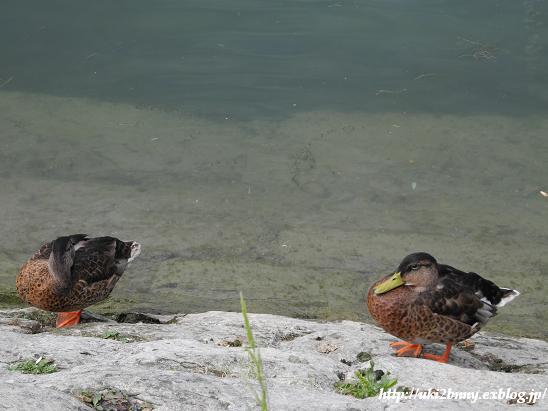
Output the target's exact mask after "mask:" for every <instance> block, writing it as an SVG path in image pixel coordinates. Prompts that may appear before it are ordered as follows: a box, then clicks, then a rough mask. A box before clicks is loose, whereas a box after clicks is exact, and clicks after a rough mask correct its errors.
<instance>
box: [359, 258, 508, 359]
mask: <svg viewBox="0 0 548 411" xmlns="http://www.w3.org/2000/svg"><path fill="white" fill-rule="evenodd" d="M518 295H519V292H518V291H516V290H512V289H509V288H501V287H498V286H497V285H496V284H494V283H493V282H491V281H489V280H486V279H485V278H482V277H480V276H479V275H478V274H476V273H472V272H470V273H466V272H464V271H460V270H457V269H456V268H453V267H451V266H448V265H444V264H438V262H437V261H436V259H435V258H434V257H432V256H431V255H430V254H427V253H414V254H410V255H408V256H407V257H405V258H404V259H403V261H402V262H401V263H400V265H399V267H398V269H397V270H396V272H395V273H393V274H390V275H388V276H386V277H384V278H381V279H380V280H379V281H377V282H376V283H375V284H373V286H372V287H371V288H370V289H369V292H368V294H367V306H368V308H369V312H370V313H371V316H372V317H373V318H374V319H375V321H376V322H377V323H378V324H379V325H380V326H381V327H382V328H383V329H384V330H385V331H387V332H388V333H390V334H392V335H394V336H396V337H398V338H400V339H402V340H404V341H399V342H394V343H392V344H390V346H391V347H393V348H397V351H396V355H397V356H413V357H419V356H421V353H422V345H423V344H425V343H442V344H446V348H445V352H444V353H443V354H442V355H433V354H428V353H424V354H422V358H428V359H431V360H435V361H439V362H447V360H448V359H449V353H450V352H451V347H452V345H453V344H454V343H456V342H459V341H463V340H465V339H467V338H469V337H471V336H472V335H474V334H475V333H476V332H478V330H479V329H480V328H481V327H482V326H483V325H484V324H486V323H487V321H489V319H490V318H491V317H493V316H494V315H496V313H497V308H499V307H502V306H503V305H505V304H507V303H508V302H510V301H512V300H513V299H514V298H516V297H517V296H518Z"/></svg>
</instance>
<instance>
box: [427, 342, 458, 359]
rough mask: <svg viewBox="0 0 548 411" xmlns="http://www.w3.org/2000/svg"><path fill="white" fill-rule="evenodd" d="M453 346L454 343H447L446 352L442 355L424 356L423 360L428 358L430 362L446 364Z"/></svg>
mask: <svg viewBox="0 0 548 411" xmlns="http://www.w3.org/2000/svg"><path fill="white" fill-rule="evenodd" d="M452 346H453V343H450V342H449V343H447V345H446V347H445V352H444V353H443V354H442V355H435V354H423V355H422V358H427V359H429V360H434V361H438V362H443V363H446V362H447V361H448V360H449V353H450V352H451V347H452Z"/></svg>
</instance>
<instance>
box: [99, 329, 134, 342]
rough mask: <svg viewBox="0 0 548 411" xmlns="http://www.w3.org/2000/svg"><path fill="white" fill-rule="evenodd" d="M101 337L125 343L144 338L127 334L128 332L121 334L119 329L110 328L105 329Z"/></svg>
mask: <svg viewBox="0 0 548 411" xmlns="http://www.w3.org/2000/svg"><path fill="white" fill-rule="evenodd" d="M101 338H104V339H105V340H114V341H120V342H124V343H130V342H135V341H141V340H143V338H141V337H139V336H136V335H126V334H120V333H119V332H118V331H114V330H109V331H105V332H104V333H103V334H102V335H101Z"/></svg>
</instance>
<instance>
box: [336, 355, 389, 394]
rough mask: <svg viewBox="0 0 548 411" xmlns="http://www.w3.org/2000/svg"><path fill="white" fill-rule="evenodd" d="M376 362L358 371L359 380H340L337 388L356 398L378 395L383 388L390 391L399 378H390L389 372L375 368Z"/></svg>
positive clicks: (342, 392)
mask: <svg viewBox="0 0 548 411" xmlns="http://www.w3.org/2000/svg"><path fill="white" fill-rule="evenodd" d="M374 367H375V364H374V363H373V361H371V362H370V365H369V367H368V368H366V369H365V370H363V371H356V374H355V375H356V378H357V381H355V382H338V383H336V384H335V388H336V389H337V391H338V392H340V393H341V394H345V395H352V396H354V397H356V398H360V399H363V398H368V397H376V396H377V395H379V393H380V392H381V389H383V390H384V391H388V390H389V389H390V388H392V387H393V386H394V385H396V384H397V383H398V380H396V379H392V378H389V377H388V376H389V375H390V373H389V372H387V373H386V374H385V373H384V372H383V371H382V370H375V368H374Z"/></svg>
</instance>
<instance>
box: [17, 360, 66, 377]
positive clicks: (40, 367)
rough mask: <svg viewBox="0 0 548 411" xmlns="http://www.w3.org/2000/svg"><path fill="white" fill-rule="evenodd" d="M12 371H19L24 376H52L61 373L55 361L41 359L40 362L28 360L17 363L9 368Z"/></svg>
mask: <svg viewBox="0 0 548 411" xmlns="http://www.w3.org/2000/svg"><path fill="white" fill-rule="evenodd" d="M9 369H10V370H11V371H19V372H22V373H23V374H51V373H52V372H56V371H59V370H58V369H57V365H55V364H54V362H53V360H48V359H45V358H43V357H40V358H39V359H38V360H33V359H30V360H26V361H20V362H18V363H15V364H13V365H11V366H10V367H9Z"/></svg>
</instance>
